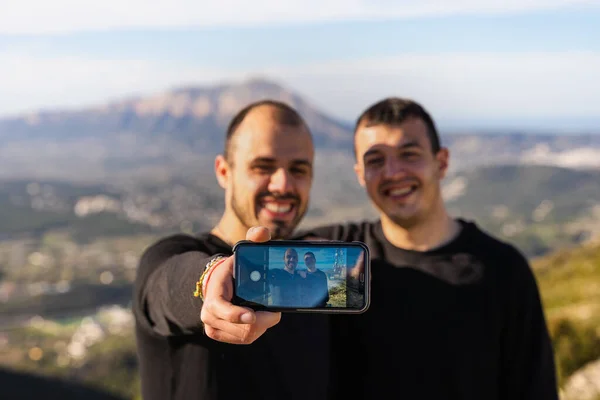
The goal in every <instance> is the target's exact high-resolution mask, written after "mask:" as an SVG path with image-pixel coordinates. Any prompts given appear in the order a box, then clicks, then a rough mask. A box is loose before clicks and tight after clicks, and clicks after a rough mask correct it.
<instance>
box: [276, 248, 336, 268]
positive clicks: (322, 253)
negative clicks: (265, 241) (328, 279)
mask: <svg viewBox="0 0 600 400" xmlns="http://www.w3.org/2000/svg"><path fill="white" fill-rule="evenodd" d="M295 249H296V252H298V266H297V268H298V269H304V268H306V265H305V264H304V254H305V253H306V252H308V251H312V252H313V254H314V255H315V258H316V260H317V268H325V269H327V268H332V267H333V261H334V255H335V249H333V248H329V249H314V248H304V247H295ZM286 250H287V249H286V248H277V247H274V248H270V249H269V268H283V267H284V255H285V252H286Z"/></svg>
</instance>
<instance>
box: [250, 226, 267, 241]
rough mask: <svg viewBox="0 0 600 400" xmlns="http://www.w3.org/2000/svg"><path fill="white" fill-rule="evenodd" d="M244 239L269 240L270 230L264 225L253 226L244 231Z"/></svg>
mask: <svg viewBox="0 0 600 400" xmlns="http://www.w3.org/2000/svg"><path fill="white" fill-rule="evenodd" d="M246 240H251V241H253V242H267V241H269V240H271V232H270V231H269V229H268V228H265V227H264V226H254V227H252V228H250V229H248V232H246Z"/></svg>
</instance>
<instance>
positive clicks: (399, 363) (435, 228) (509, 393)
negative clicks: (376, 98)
mask: <svg viewBox="0 0 600 400" xmlns="http://www.w3.org/2000/svg"><path fill="white" fill-rule="evenodd" d="M355 152H356V164H355V167H354V168H355V171H356V175H357V178H358V181H359V183H360V184H361V185H362V186H363V187H365V189H366V191H367V193H368V195H369V198H370V199H371V202H372V203H373V205H374V206H375V207H376V209H377V210H378V211H379V217H380V218H379V219H378V220H377V221H374V222H362V223H348V224H342V225H333V226H329V227H323V228H317V229H314V230H312V231H311V232H310V233H309V235H311V236H316V237H320V238H326V239H333V240H345V241H353V240H359V241H363V242H365V243H366V244H367V245H368V246H369V248H370V250H371V265H372V275H371V276H372V280H371V294H372V298H371V306H370V308H369V310H368V311H367V312H366V313H364V314H362V315H359V316H357V317H356V318H338V319H337V323H336V324H337V325H338V326H337V332H338V334H339V335H340V336H339V337H338V340H334V341H333V343H334V344H335V345H336V346H339V348H338V349H337V351H335V349H334V354H337V355H338V356H337V357H336V358H335V362H337V363H339V364H338V368H343V366H345V365H348V364H349V363H352V362H354V363H356V365H364V366H365V373H364V375H362V376H361V377H360V379H356V377H354V376H352V375H347V376H346V375H342V378H345V377H347V378H348V381H347V382H346V384H342V385H341V387H342V388H344V389H346V390H348V393H347V394H348V396H349V397H351V398H364V399H369V398H384V397H386V393H394V392H395V391H398V390H399V391H400V393H402V396H403V397H406V398H419V399H423V400H426V399H432V400H433V399H450V398H451V399H461V400H476V399H489V400H513V399H523V400H525V399H545V400H557V399H558V395H557V387H556V379H555V366H554V356H553V350H552V345H551V342H550V337H549V335H548V330H547V327H546V321H545V316H544V312H543V308H542V304H541V300H540V295H539V292H538V288H537V285H536V281H535V277H534V275H533V273H532V271H531V268H530V266H529V265H528V262H527V260H526V259H525V258H524V257H523V256H522V254H521V253H520V252H519V251H518V250H517V249H516V248H514V247H513V246H512V245H510V244H508V243H504V242H502V241H500V240H498V239H497V238H494V237H492V236H490V235H489V234H487V233H486V232H484V231H483V230H481V229H480V228H479V227H478V226H477V224H476V223H475V222H473V221H467V220H464V219H460V218H453V217H452V216H450V215H449V214H448V212H447V210H446V207H445V204H444V201H443V198H442V191H441V182H442V180H443V179H444V177H445V176H446V172H447V170H448V164H449V158H450V154H449V151H448V150H447V149H446V148H444V147H442V146H440V140H439V137H438V133H437V130H436V127H435V124H434V122H433V120H432V118H431V117H430V115H429V113H428V112H427V111H426V110H425V109H424V108H423V107H422V106H421V105H419V104H418V103H416V102H414V101H412V100H409V99H401V98H387V99H384V100H382V101H380V102H377V103H375V104H373V105H372V106H370V107H369V108H368V109H367V110H365V112H364V113H363V114H362V115H361V116H360V117H359V118H358V120H357V123H356V127H355ZM392 325H397V326H398V327H399V328H391V326H392ZM348 346H354V349H355V351H354V352H352V354H351V355H350V354H348V352H344V351H343V349H344V348H348ZM345 356H348V358H345Z"/></svg>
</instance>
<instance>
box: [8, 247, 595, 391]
mask: <svg viewBox="0 0 600 400" xmlns="http://www.w3.org/2000/svg"><path fill="white" fill-rule="evenodd" d="M128 246H130V244H128V245H127V246H123V248H126V247H128ZM532 266H533V269H534V273H535V275H536V278H537V280H538V283H539V287H540V291H541V295H542V300H543V305H544V308H545V312H546V315H547V318H548V323H549V328H550V333H551V336H552V340H553V344H554V348H555V353H556V361H557V366H558V372H559V384H560V386H561V387H565V385H566V384H567V383H568V382H569V377H571V376H573V375H574V374H575V373H577V371H578V370H579V369H580V368H582V367H584V366H585V365H587V364H588V363H589V362H590V361H592V360H595V359H599V358H600V335H599V334H598V326H600V318H599V316H600V312H599V311H600V290H599V289H600V288H599V286H598V285H599V282H600V243H596V244H591V243H590V244H588V245H586V246H579V247H576V248H573V249H570V250H563V251H558V252H554V253H552V254H550V255H547V256H545V257H542V258H539V259H536V260H535V261H534V262H533V263H532ZM121 268H122V269H127V267H125V266H121ZM5 332H6V333H5V334H4V335H3V336H0V338H2V339H3V343H4V345H3V347H2V348H1V350H2V353H1V354H2V355H3V357H1V359H2V362H1V363H0V364H2V365H4V366H9V367H10V368H14V369H17V370H23V371H30V372H36V373H38V374H43V375H48V376H54V377H60V378H67V377H69V378H70V379H71V380H73V381H76V382H85V383H87V384H88V385H92V386H96V387H99V388H103V389H105V390H107V391H109V392H112V393H114V394H117V395H121V396H124V397H125V398H128V399H139V397H137V396H139V381H138V379H137V375H136V374H137V364H136V358H135V342H134V336H133V331H132V319H131V313H130V312H129V310H128V309H123V308H119V307H106V308H102V309H100V310H98V312H97V313H92V315H90V316H87V317H85V318H81V317H71V318H63V319H61V320H59V321H50V320H44V319H42V318H39V317H37V318H33V319H32V320H31V321H30V323H29V324H27V325H24V326H22V327H18V328H14V329H7V330H5ZM570 386H574V385H570ZM577 386H578V387H579V388H580V387H581V384H579V385H577ZM568 399H569V400H576V399H578V398H577V397H569V398H568Z"/></svg>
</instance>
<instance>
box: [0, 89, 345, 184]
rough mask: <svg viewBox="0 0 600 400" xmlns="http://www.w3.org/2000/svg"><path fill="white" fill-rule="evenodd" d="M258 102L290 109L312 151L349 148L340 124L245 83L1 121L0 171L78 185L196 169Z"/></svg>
mask: <svg viewBox="0 0 600 400" xmlns="http://www.w3.org/2000/svg"><path fill="white" fill-rule="evenodd" d="M260 99H276V100H281V101H284V102H286V103H288V104H290V105H292V106H293V107H295V108H296V109H297V110H298V111H299V112H300V113H301V114H302V116H303V117H304V118H305V119H306V121H307V122H308V124H309V125H310V127H311V129H312V130H313V133H314V135H315V143H316V145H317V146H318V147H319V148H323V149H351V148H352V136H351V134H350V133H349V131H348V130H347V127H346V125H344V124H342V123H341V122H338V121H336V120H335V119H333V118H331V117H329V116H327V115H325V114H324V113H323V112H321V111H320V110H318V109H317V108H315V107H314V106H312V105H311V104H310V102H309V101H307V100H305V99H303V98H302V97H300V96H299V95H297V94H296V93H294V92H292V91H290V90H289V89H287V88H285V87H283V86H281V85H279V84H277V83H274V82H270V81H267V80H263V79H251V80H248V81H244V82H241V83H233V84H220V85H215V86H207V87H185V88H176V89H173V90H170V91H166V92H164V93H158V94H156V95H153V96H148V97H135V98H130V99H124V100H119V101H115V102H110V103H107V104H104V105H100V106H97V107H90V108H83V109H81V110H77V111H44V112H38V113H33V114H30V115H26V116H21V117H16V118H10V119H4V120H0V141H1V142H2V146H1V148H0V160H1V161H0V167H2V168H1V170H2V172H1V174H2V175H4V176H5V177H44V178H50V177H53V178H66V179H76V180H80V181H81V180H86V179H94V180H97V179H103V178H106V177H113V176H123V175H124V174H125V175H128V173H130V172H131V173H133V174H135V175H136V176H139V175H140V174H141V175H145V176H149V177H152V176H153V175H154V176H155V175H156V173H157V171H158V172H162V173H163V174H164V173H166V174H170V171H171V170H175V171H176V170H183V169H185V167H186V166H190V165H191V166H193V167H195V168H202V166H204V164H202V163H203V162H208V163H210V165H212V161H213V157H214V155H216V154H217V153H219V152H220V151H222V149H223V145H224V134H225V130H226V128H227V125H228V123H229V121H230V119H231V118H232V117H233V115H234V114H235V113H237V112H238V111H239V110H240V109H241V108H243V107H244V106H245V105H247V104H248V103H250V102H253V101H256V100H260ZM144 168H145V170H144ZM159 175H160V174H159Z"/></svg>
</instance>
